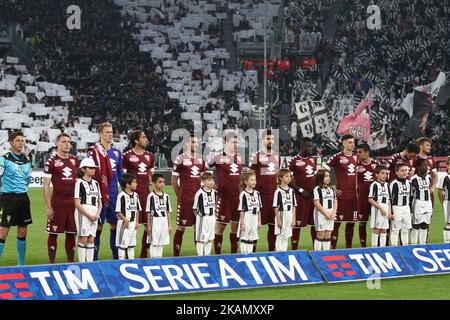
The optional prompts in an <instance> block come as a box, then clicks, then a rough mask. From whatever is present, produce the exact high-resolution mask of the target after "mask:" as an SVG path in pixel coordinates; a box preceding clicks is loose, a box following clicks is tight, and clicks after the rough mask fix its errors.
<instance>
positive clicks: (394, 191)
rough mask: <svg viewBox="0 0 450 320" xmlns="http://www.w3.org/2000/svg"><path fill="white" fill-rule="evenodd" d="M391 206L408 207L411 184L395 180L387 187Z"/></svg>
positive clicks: (406, 181)
mask: <svg viewBox="0 0 450 320" xmlns="http://www.w3.org/2000/svg"><path fill="white" fill-rule="evenodd" d="M389 191H390V193H391V199H392V205H393V206H409V203H410V198H411V182H410V181H409V180H406V179H399V178H396V179H395V180H394V181H392V182H391V184H390V185H389Z"/></svg>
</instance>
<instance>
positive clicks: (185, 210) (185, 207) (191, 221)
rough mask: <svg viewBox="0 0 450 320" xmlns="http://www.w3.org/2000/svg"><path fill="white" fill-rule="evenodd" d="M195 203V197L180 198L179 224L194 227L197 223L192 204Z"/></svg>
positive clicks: (178, 209) (178, 206)
mask: <svg viewBox="0 0 450 320" xmlns="http://www.w3.org/2000/svg"><path fill="white" fill-rule="evenodd" d="M193 205H194V197H191V198H186V199H179V200H178V205H177V226H178V227H186V228H188V227H192V226H193V225H195V214H194V210H193V209H192V206H193Z"/></svg>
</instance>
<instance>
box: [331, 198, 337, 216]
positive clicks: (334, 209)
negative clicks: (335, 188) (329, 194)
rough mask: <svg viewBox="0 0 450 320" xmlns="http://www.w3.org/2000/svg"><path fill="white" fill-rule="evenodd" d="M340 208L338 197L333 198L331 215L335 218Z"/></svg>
mask: <svg viewBox="0 0 450 320" xmlns="http://www.w3.org/2000/svg"><path fill="white" fill-rule="evenodd" d="M337 209H338V201H337V199H336V198H334V200H333V211H331V215H332V216H333V217H334V218H335V217H336V213H337Z"/></svg>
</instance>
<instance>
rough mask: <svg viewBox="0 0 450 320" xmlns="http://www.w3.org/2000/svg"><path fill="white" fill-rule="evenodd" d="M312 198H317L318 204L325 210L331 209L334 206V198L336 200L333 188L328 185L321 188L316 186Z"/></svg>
mask: <svg viewBox="0 0 450 320" xmlns="http://www.w3.org/2000/svg"><path fill="white" fill-rule="evenodd" d="M313 196H314V198H313V200H319V203H320V205H321V206H322V207H323V208H324V209H325V210H332V209H333V207H334V200H336V195H335V193H334V190H333V189H331V188H330V187H325V188H322V187H320V186H316V187H315V188H314V190H313Z"/></svg>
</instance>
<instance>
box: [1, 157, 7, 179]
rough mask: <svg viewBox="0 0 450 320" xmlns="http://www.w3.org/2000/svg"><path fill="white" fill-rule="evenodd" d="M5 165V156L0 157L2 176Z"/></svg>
mask: <svg viewBox="0 0 450 320" xmlns="http://www.w3.org/2000/svg"><path fill="white" fill-rule="evenodd" d="M5 167H6V163H5V158H4V157H0V177H2V176H3V173H5Z"/></svg>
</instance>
